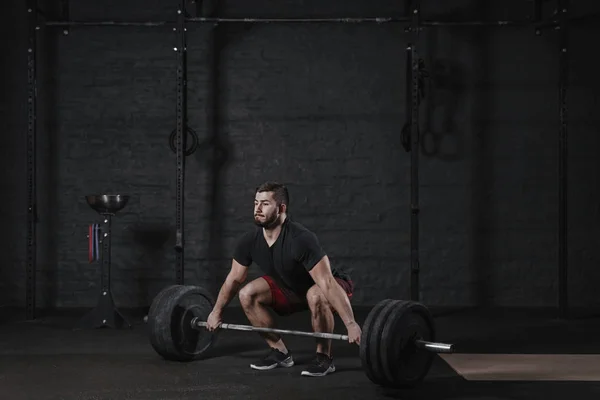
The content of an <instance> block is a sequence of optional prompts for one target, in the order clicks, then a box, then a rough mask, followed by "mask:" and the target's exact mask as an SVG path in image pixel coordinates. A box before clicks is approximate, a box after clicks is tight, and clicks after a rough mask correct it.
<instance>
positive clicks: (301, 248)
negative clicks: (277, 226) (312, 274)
mask: <svg viewBox="0 0 600 400" xmlns="http://www.w3.org/2000/svg"><path fill="white" fill-rule="evenodd" d="M292 251H293V255H294V259H295V260H296V261H298V262H299V263H301V264H302V265H303V266H304V268H306V270H307V271H310V270H311V269H313V267H314V266H315V265H316V264H317V263H318V262H319V261H321V259H322V258H323V257H325V255H326V253H325V251H324V250H323V249H322V248H321V244H320V243H319V239H317V236H316V235H315V234H313V233H301V234H300V235H298V236H296V237H295V238H294V242H293V246H292Z"/></svg>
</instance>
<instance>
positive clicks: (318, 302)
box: [306, 285, 329, 310]
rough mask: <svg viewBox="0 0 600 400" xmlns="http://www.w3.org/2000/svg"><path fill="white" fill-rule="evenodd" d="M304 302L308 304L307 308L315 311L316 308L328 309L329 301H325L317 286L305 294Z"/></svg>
mask: <svg viewBox="0 0 600 400" xmlns="http://www.w3.org/2000/svg"><path fill="white" fill-rule="evenodd" d="M306 301H307V302H308V306H309V307H310V309H311V310H315V309H318V308H325V309H326V308H328V307H329V301H327V298H326V297H325V295H324V294H323V291H322V290H321V288H319V287H318V286H317V285H315V286H313V287H311V288H310V289H309V290H308V292H307V293H306Z"/></svg>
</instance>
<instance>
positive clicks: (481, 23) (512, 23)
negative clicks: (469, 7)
mask: <svg viewBox="0 0 600 400" xmlns="http://www.w3.org/2000/svg"><path fill="white" fill-rule="evenodd" d="M557 24H558V22H556V21H546V22H534V21H527V20H523V21H518V20H515V21H427V20H425V21H421V24H420V25H421V26H489V27H494V26H500V27H501V26H522V27H528V26H531V27H549V26H553V25H557Z"/></svg>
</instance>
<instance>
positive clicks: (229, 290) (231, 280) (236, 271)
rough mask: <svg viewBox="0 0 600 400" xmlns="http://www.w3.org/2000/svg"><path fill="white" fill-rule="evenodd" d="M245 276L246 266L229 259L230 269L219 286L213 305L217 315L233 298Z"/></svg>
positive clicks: (246, 273) (246, 274)
mask: <svg viewBox="0 0 600 400" xmlns="http://www.w3.org/2000/svg"><path fill="white" fill-rule="evenodd" d="M247 277H248V267H246V266H243V265H242V264H240V263H239V262H237V261H236V260H235V259H233V260H232V261H231V271H229V274H227V278H225V282H224V283H223V285H222V286H221V290H219V296H218V297H217V301H216V302H215V306H214V307H213V311H214V312H215V313H217V314H219V315H220V314H222V313H223V309H224V308H225V307H226V306H227V304H229V302H230V301H231V300H232V299H233V297H234V296H235V295H236V293H237V292H238V290H239V289H240V286H242V284H243V283H244V282H245V281H246V278H247Z"/></svg>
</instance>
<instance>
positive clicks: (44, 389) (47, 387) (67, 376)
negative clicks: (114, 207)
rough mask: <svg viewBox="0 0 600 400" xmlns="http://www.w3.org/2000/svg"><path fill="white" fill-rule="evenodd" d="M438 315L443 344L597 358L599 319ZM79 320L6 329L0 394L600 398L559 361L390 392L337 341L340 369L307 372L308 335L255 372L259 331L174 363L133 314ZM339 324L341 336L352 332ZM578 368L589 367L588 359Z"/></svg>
mask: <svg viewBox="0 0 600 400" xmlns="http://www.w3.org/2000/svg"><path fill="white" fill-rule="evenodd" d="M368 311H369V309H368V308H367V309H360V308H358V309H357V310H356V315H357V320H358V321H359V322H361V323H362V322H363V321H364V318H366V315H367V313H368ZM434 315H436V325H437V328H438V338H437V340H438V341H441V342H449V343H454V344H455V345H456V349H457V353H461V354H462V353H470V354H473V353H480V354H494V353H495V354H587V355H594V354H600V318H599V317H596V316H587V317H585V318H581V317H580V318H577V319H573V320H569V321H568V322H565V321H558V320H556V319H555V318H554V317H553V316H551V315H543V314H540V313H537V314H534V313H527V312H525V311H520V312H507V311H504V312H502V311H494V312H481V311H455V312H452V313H446V314H443V313H439V312H438V313H436V312H435V311H434ZM80 316H81V314H76V315H74V314H72V313H71V314H66V313H63V314H59V313H56V314H53V315H50V316H45V317H41V318H39V319H38V320H36V321H33V322H19V321H15V320H14V318H13V319H12V322H6V323H4V324H3V325H1V326H0V356H1V357H0V399H6V400H20V399H28V400H29V399H31V400H43V399H52V400H55V399H56V400H58V399H65V400H71V399H77V400H80V399H81V400H83V399H90V400H91V399H111V400H124V399H140V400H146V399H152V400H157V399H165V400H166V399H248V400H250V399H261V400H262V399H289V400H295V399H330V400H334V399H336V398H339V399H361V400H368V399H390V398H392V399H473V400H475V399H481V400H483V399H486V400H488V399H506V400H531V399H568V400H583V399H596V400H597V399H600V376H595V375H594V376H593V377H592V378H589V377H587V378H586V379H585V380H584V381H581V380H580V381H577V380H575V381H574V380H573V379H577V377H575V378H574V377H573V376H570V377H567V376H566V375H565V376H564V379H563V375H561V374H562V372H561V368H562V367H563V366H561V365H557V366H556V367H552V368H554V370H553V374H554V375H553V376H555V378H553V379H552V380H541V381H540V380H537V378H532V379H530V380H508V381H506V380H497V378H498V377H497V375H496V376H494V375H493V374H490V375H489V379H488V380H487V381H473V380H469V379H468V378H465V377H464V376H463V375H460V374H459V373H457V372H456V370H455V369H454V368H452V366H451V365H450V364H452V363H451V362H448V361H445V358H443V357H441V356H438V357H436V361H435V363H434V365H433V367H432V369H431V371H430V373H429V375H428V377H427V378H426V380H425V382H423V384H422V385H421V386H420V387H418V388H416V389H412V390H386V389H382V388H379V387H378V386H375V385H374V384H372V383H371V382H370V381H369V380H368V378H367V377H366V376H365V374H364V373H363V372H362V369H361V365H360V359H359V356H358V347H356V346H353V345H350V344H348V343H344V342H334V357H335V364H336V366H337V372H336V373H334V374H332V375H329V376H326V377H323V378H308V377H302V376H300V371H301V369H302V365H303V364H305V363H307V362H309V361H310V359H311V357H312V355H313V351H314V341H313V339H311V338H304V337H289V336H288V337H286V338H285V340H286V343H287V344H288V347H289V348H290V349H291V350H292V351H293V354H294V355H295V359H296V363H297V365H296V366H294V367H292V368H287V369H276V370H272V371H264V372H261V371H254V370H251V369H250V368H249V364H250V362H252V361H253V360H255V359H257V358H258V357H260V356H261V355H263V354H264V353H265V350H266V347H265V345H264V342H262V340H261V338H260V337H259V336H258V334H257V333H253V332H234V331H223V332H221V334H220V336H219V343H218V345H217V346H216V347H215V349H214V354H213V356H212V357H211V358H209V359H206V360H203V361H197V362H191V363H175V362H167V361H164V360H163V359H161V358H160V357H159V356H158V355H157V354H156V353H155V352H154V351H153V349H152V348H151V346H150V344H149V342H148V339H147V335H146V326H145V324H144V323H143V322H142V315H134V316H131V319H132V321H133V325H134V326H133V328H132V329H124V330H111V329H100V330H73V327H74V326H75V325H76V323H77V321H78V319H79V317H80ZM224 319H225V321H226V322H231V323H242V324H247V321H246V319H245V318H244V316H243V314H242V313H241V312H240V311H239V310H237V309H230V310H228V311H227V312H226V315H225V317H224ZM278 321H279V325H278V327H281V328H285V329H300V330H310V324H309V316H308V314H307V313H301V314H297V315H295V316H293V317H290V318H286V319H279V320H278ZM337 323H338V324H337V327H336V332H345V331H344V329H343V326H342V325H341V324H340V323H339V320H338V321H337ZM594 360H600V356H599V357H598V358H594V357H592V362H596V361H594ZM538 367H541V364H537V365H532V364H531V363H530V364H527V365H519V366H518V368H516V369H515V370H516V371H517V373H518V371H519V368H525V369H523V371H525V370H527V371H528V373H529V374H530V375H531V376H535V374H532V371H534V372H535V370H536V368H538ZM546 367H548V366H547V365H546ZM552 368H550V369H551V370H552ZM573 368H575V369H579V370H582V369H587V370H588V371H589V370H590V368H586V366H585V365H575V366H571V369H573ZM598 369H599V368H595V371H597V370H598ZM513 373H514V371H513ZM556 376H558V377H559V378H556ZM567 378H568V379H570V380H567Z"/></svg>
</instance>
